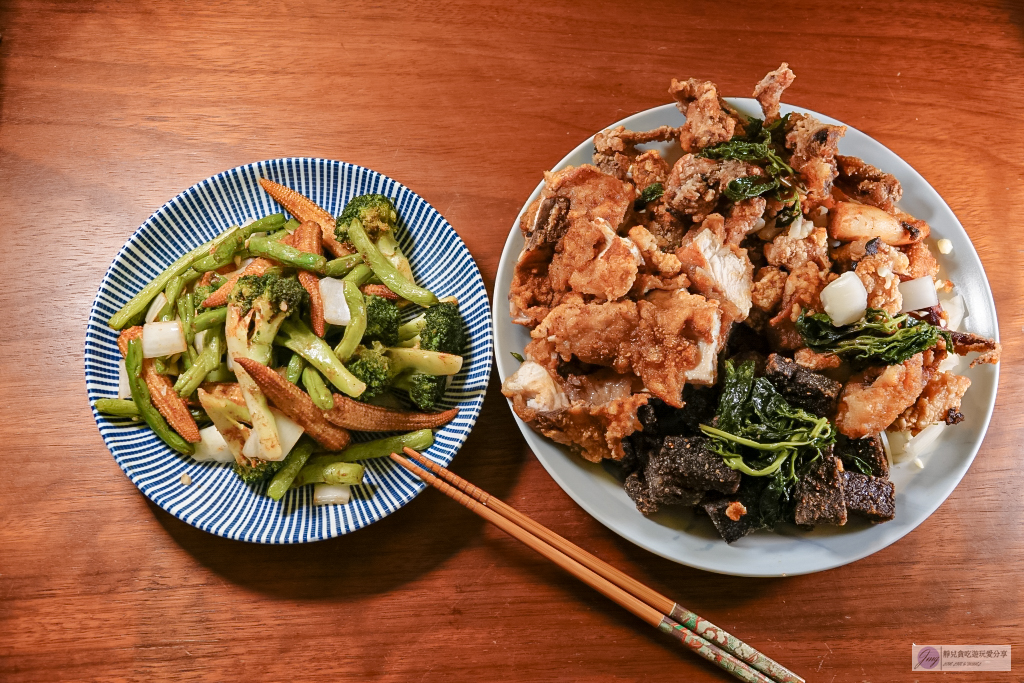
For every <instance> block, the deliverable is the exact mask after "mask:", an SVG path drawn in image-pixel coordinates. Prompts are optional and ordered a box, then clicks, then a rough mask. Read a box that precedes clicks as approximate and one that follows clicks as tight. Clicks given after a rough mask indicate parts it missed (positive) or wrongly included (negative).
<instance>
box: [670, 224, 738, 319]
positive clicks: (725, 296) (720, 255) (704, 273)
mask: <svg viewBox="0 0 1024 683" xmlns="http://www.w3.org/2000/svg"><path fill="white" fill-rule="evenodd" d="M712 216H716V217H717V220H716V221H712ZM712 216H709V217H708V219H707V220H706V221H705V223H704V224H703V225H702V226H701V227H702V229H701V230H700V232H698V233H697V234H696V235H694V236H693V237H692V238H690V239H688V240H687V241H686V243H684V245H683V246H682V247H680V248H679V249H677V250H676V256H677V257H678V258H679V262H680V263H682V265H683V270H684V271H685V272H686V275H687V277H689V278H690V282H691V286H692V287H693V288H694V289H696V290H697V291H698V292H700V293H701V294H703V295H704V296H705V297H708V298H710V299H715V300H717V301H719V302H720V303H721V307H722V310H723V312H724V313H726V314H727V315H729V316H730V317H731V318H732V320H734V321H736V322H741V321H743V320H744V319H745V318H746V317H747V315H749V313H750V305H751V301H750V291H751V287H752V286H753V275H754V266H753V264H751V263H750V259H749V258H747V251H746V250H745V249H740V248H739V247H737V246H736V245H734V244H722V235H721V233H722V232H724V226H723V221H722V217H721V216H719V215H718V214H712ZM709 223H712V224H713V225H714V226H715V227H716V228H717V230H716V229H712V228H711V227H705V226H707V225H708V224H709ZM716 232H717V233H718V234H716Z"/></svg>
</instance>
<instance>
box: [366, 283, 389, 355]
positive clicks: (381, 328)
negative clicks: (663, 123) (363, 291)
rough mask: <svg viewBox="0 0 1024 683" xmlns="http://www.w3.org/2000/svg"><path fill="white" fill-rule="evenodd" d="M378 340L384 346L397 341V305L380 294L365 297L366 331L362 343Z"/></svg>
mask: <svg viewBox="0 0 1024 683" xmlns="http://www.w3.org/2000/svg"><path fill="white" fill-rule="evenodd" d="M372 341H379V342H380V343H381V344H383V345H384V346H394V345H396V344H397V343H398V306H396V305H395V303H394V302H393V301H389V300H388V299H385V298H384V297H382V296H374V295H372V294H371V295H370V296H367V297H366V331H365V332H363V343H364V344H367V343H369V342H372Z"/></svg>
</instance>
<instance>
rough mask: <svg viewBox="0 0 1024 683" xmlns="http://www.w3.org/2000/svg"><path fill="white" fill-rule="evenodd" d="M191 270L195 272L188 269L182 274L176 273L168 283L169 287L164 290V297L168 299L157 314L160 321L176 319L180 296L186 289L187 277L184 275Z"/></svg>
mask: <svg viewBox="0 0 1024 683" xmlns="http://www.w3.org/2000/svg"><path fill="white" fill-rule="evenodd" d="M189 272H195V271H192V270H191V269H189V270H186V271H185V273H183V274H182V275H175V276H174V277H172V278H171V279H170V281H169V282H168V283H167V289H165V290H164V297H165V298H166V299H167V300H166V301H165V302H164V305H163V306H162V307H161V308H160V312H159V313H157V315H156V320H159V321H160V322H167V321H169V320H174V313H175V311H176V310H177V309H176V307H177V305H178V297H179V296H181V292H182V291H183V290H184V289H185V278H184V275H185V274H186V273H189Z"/></svg>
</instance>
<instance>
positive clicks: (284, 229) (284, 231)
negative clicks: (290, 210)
mask: <svg viewBox="0 0 1024 683" xmlns="http://www.w3.org/2000/svg"><path fill="white" fill-rule="evenodd" d="M300 225H302V224H301V223H299V221H298V220H296V219H294V218H289V219H288V222H287V223H285V224H284V225H282V226H281V229H280V230H277V231H275V232H268V233H267V237H268V238H269V239H272V240H274V241H275V242H278V241H280V240H283V239H284V238H285V237H287V236H288V235H290V234H292V233H293V232H295V229H296V228H298V227H299V226H300Z"/></svg>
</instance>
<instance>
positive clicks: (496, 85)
mask: <svg viewBox="0 0 1024 683" xmlns="http://www.w3.org/2000/svg"><path fill="white" fill-rule="evenodd" d="M0 35H2V42H0V216H2V223H0V236H2V238H0V310H2V312H3V319H4V322H3V324H2V326H0V437H2V442H0V459H2V463H3V470H2V471H3V477H2V481H3V483H2V485H0V680H3V681H5V682H6V681H55V680H69V681H70V680H74V681H99V680H103V681H107V680H125V681H128V680H132V681H179V680H210V681H226V680H267V681H280V680H301V681H489V680H499V679H500V680H506V681H613V680H614V681H619V680H622V681H633V680H637V681H646V680H649V681H655V680H683V681H719V680H729V679H727V678H726V677H725V675H724V674H722V673H721V672H720V671H718V670H717V669H715V668H714V667H712V666H710V665H707V664H706V663H705V662H703V661H701V660H699V659H697V658H696V657H694V656H693V655H692V654H690V653H688V652H685V651H683V650H682V649H681V648H680V647H678V646H677V645H676V644H674V643H673V642H672V641H670V640H669V639H667V638H665V637H663V636H662V635H660V634H658V633H657V632H655V631H653V630H652V629H650V628H648V627H647V626H645V625H644V624H643V623H642V622H640V621H639V620H638V619H636V618H634V617H632V616H631V615H629V614H628V613H626V612H624V611H623V610H621V609H620V608H619V607H617V606H615V605H614V604H612V603H611V602H609V601H607V600H605V599H603V598H601V597H600V596H598V595H597V594H596V593H594V592H592V591H591V590H590V589H588V588H586V587H585V586H582V585H580V584H578V583H576V582H575V581H574V580H573V579H571V578H569V577H568V576H566V575H564V574H562V573H561V572H560V571H559V570H558V569H557V568H555V567H554V566H553V565H550V564H549V563H547V562H546V561H545V560H542V559H541V558H540V557H539V556H536V555H534V554H533V553H532V552H531V551H530V550H528V549H526V548H525V547H522V546H521V545H519V544H518V543H516V542H515V541H513V540H511V539H509V538H508V537H506V536H504V535H503V534H502V533H501V532H499V531H496V530H495V529H493V528H489V527H488V526H486V525H485V524H484V523H483V522H481V521H480V520H479V519H477V518H476V517H475V516H474V515H472V514H471V513H469V512H467V511H466V510H464V509H462V508H460V507H459V506H457V505H455V504H453V503H452V502H451V501H449V500H447V499H445V498H444V497H443V496H442V495H440V494H438V493H436V492H433V491H428V492H426V493H424V494H423V495H422V496H421V497H420V498H418V499H417V500H415V501H414V502H413V503H412V504H410V505H409V506H408V507H406V508H404V509H403V510H401V511H399V512H398V513H397V514H394V515H392V516H391V517H389V518H387V519H385V520H384V521H382V522H380V523H378V524H374V525H373V526H371V527H369V528H367V529H365V530H362V531H359V532H358V533H355V534H352V535H351V536H348V537H342V538H338V539H334V540H331V541H327V542H322V543H315V544H310V545H305V546H295V547H264V546H258V545H250V544H244V543H238V542H232V541H227V540H224V539H221V538H217V537H214V536H212V535H210V534H207V533H204V532H202V531H199V530H197V529H194V528H192V527H190V526H187V525H185V524H183V523H182V522H179V521H178V520H176V519H174V518H172V517H170V516H169V515H167V514H166V513H164V512H163V511H161V510H160V509H158V508H157V507H155V506H154V505H153V504H151V503H149V502H148V501H147V499H146V498H145V497H143V496H142V495H141V494H140V493H139V492H138V491H137V490H136V489H135V487H134V486H132V484H131V483H130V482H129V481H128V479H127V478H126V477H125V476H124V475H123V474H122V473H121V472H120V470H119V469H118V467H117V465H116V464H115V463H114V461H113V459H112V458H111V457H110V454H109V452H108V451H107V450H106V448H105V447H104V444H103V442H102V440H101V439H100V436H99V433H98V431H97V429H96V426H95V424H94V422H93V420H92V417H91V414H90V411H89V408H88V405H87V401H86V397H85V387H84V381H83V371H82V367H83V366H82V347H83V339H84V330H85V321H86V316H87V311H88V309H89V305H90V304H91V302H92V299H93V296H94V295H95V293H96V288H97V286H98V284H99V281H100V278H101V276H102V274H103V272H104V271H105V269H106V268H107V266H108V264H109V263H110V260H111V259H112V257H113V256H114V254H115V253H116V252H117V250H118V249H119V248H120V246H121V245H122V244H123V243H124V242H125V240H126V239H127V238H128V236H129V235H130V234H131V233H132V231H133V230H134V229H135V228H136V227H137V226H138V225H139V224H140V223H141V222H142V221H143V220H145V219H146V217H147V216H149V215H150V214H151V213H152V212H153V211H154V210H155V209H156V208H157V207H159V206H160V205H161V204H162V203H164V202H165V201H166V200H167V199H169V198H170V197H172V196H174V195H175V194H176V193H178V192H179V191H181V190H182V189H184V188H186V187H188V186H190V185H192V184H193V183H195V182H197V181H198V180H201V179H203V178H206V177H207V176H210V175H212V174H214V173H217V172H220V171H222V170H225V169H228V168H232V167H234V166H237V165H239V164H244V163H248V162H252V161H257V160H260V159H269V158H274V157H280V156H320V157H327V158H333V159H341V160H345V161H349V162H353V163H356V164H361V165H363V166H367V167H370V168H373V169H376V170H378V171H380V172H382V173H385V174H387V175H389V176H391V177H393V178H395V179H397V180H399V181H401V182H402V183H404V184H406V185H408V186H409V187H411V188H413V189H414V190H415V191H416V192H418V193H419V194H421V195H422V196H423V197H425V198H426V199H427V200H428V201H429V202H431V203H432V204H433V205H434V206H435V207H437V208H438V210H440V211H441V212H442V213H443V214H444V215H445V217H447V218H448V220H449V221H450V222H451V223H452V225H454V226H455V228H456V230H458V232H459V233H460V234H461V236H462V238H463V239H464V240H465V241H466V243H467V245H468V246H469V249H470V251H471V252H472V253H473V255H474V256H475V257H476V260H477V262H478V264H479V265H480V268H481V270H482V271H483V275H484V280H485V282H487V283H488V287H491V284H492V283H493V281H494V276H495V271H496V269H497V264H498V258H499V255H500V253H501V248H502V245H503V243H504V240H505V237H506V235H507V234H508V231H509V229H510V227H511V225H512V222H513V219H514V218H515V216H516V214H517V212H518V210H519V208H520V206H521V205H522V203H523V201H524V200H525V198H526V197H527V196H528V195H529V193H530V192H531V190H532V189H533V188H534V187H535V185H536V184H537V182H538V181H539V179H540V178H541V173H542V171H543V170H545V169H548V168H550V167H551V166H552V165H554V164H555V163H556V162H557V161H558V160H559V159H560V158H561V157H562V156H563V155H564V154H565V153H566V152H568V151H569V150H571V149H572V148H573V147H574V146H575V145H576V144H578V143H579V142H580V141H581V140H583V139H585V138H587V137H588V136H589V135H591V134H592V133H594V132H595V131H597V130H600V129H602V128H603V127H605V126H606V125H608V124H609V123H611V122H614V121H616V120H618V119H620V118H622V117H624V116H626V115H629V114H632V113H634V112H637V111H640V110H643V109H647V108H649V107H652V106H655V105H659V104H663V103H665V102H667V101H669V98H668V96H667V93H666V88H667V85H668V82H669V80H670V79H671V78H672V77H678V78H687V77H690V76H700V77H706V78H710V79H712V80H715V81H716V82H717V83H718V84H719V85H720V86H721V88H722V91H723V92H724V94H727V95H737V96H749V94H750V92H751V90H752V86H753V84H754V83H755V82H756V81H757V80H758V79H759V78H760V77H761V76H762V75H763V74H764V73H765V72H767V71H768V70H770V69H772V68H774V67H776V66H777V65H778V64H779V62H781V61H783V60H786V61H788V62H789V63H790V64H791V65H792V67H793V69H794V70H795V72H796V73H797V76H798V77H797V81H796V83H795V85H794V86H793V87H792V88H791V89H790V90H789V91H788V92H787V93H786V96H785V99H786V101H788V102H791V103H793V104H797V105H801V106H805V107H808V108H810V109H814V110H817V111H821V112H825V113H827V114H829V115H831V116H834V117H836V118H838V119H841V120H843V121H845V122H847V123H849V124H851V125H854V126H856V127H858V128H860V129H861V130H863V131H864V132H866V133H868V134H869V135H871V136H873V137H875V138H876V139H878V140H879V141H881V142H882V143H883V144H885V145H886V146H888V147H889V148H890V149H892V150H894V151H895V152H896V153H897V154H899V155H900V156H902V157H903V158H904V159H906V160H907V161H908V162H909V163H910V164H911V165H912V166H913V167H914V168H916V169H917V170H918V171H920V172H921V173H922V174H923V175H924V176H925V177H926V178H927V179H928V180H929V181H930V182H931V183H932V184H933V185H934V187H935V188H936V189H937V190H938V191H939V193H940V194H941V195H942V196H943V197H944V198H945V199H946V201H947V202H948V203H949V204H950V206H951V207H952V208H953V211H954V212H955V213H956V214H957V216H958V217H959V218H960V220H961V222H962V223H963V224H964V227H965V228H966V230H967V232H968V233H969V234H970V236H971V238H972V239H973V240H974V244H975V245H976V247H977V250H978V252H979V254H980V255H981V258H982V261H983V262H984V265H985V268H986V270H987V272H988V274H989V278H990V281H991V283H992V288H993V290H994V292H995V298H996V305H997V308H998V312H999V317H1000V332H1001V335H1002V340H1003V344H1004V353H1003V364H1002V372H1001V382H1000V388H999V398H998V403H997V406H996V410H995V414H994V416H993V419H992V423H991V427H990V428H989V432H988V437H987V439H986V440H985V443H984V445H983V446H982V449H981V452H980V453H979V454H978V457H977V459H976V460H975V462H974V464H973V466H972V467H971V469H970V471H969V472H968V473H967V476H966V477H965V478H964V480H963V481H962V483H961V484H960V486H959V487H958V488H957V489H956V491H954V493H953V494H952V495H951V496H950V497H949V499H948V500H947V501H946V502H945V503H944V504H943V505H942V506H941V507H940V508H939V509H938V511H936V512H935V514H933V515H932V516H931V517H930V518H929V519H928V520H927V521H926V522H925V523H924V524H922V525H921V526H920V527H919V528H918V529H917V530H916V531H914V532H913V533H911V534H910V535H909V536H907V537H906V538H904V539H903V540H901V541H900V542H898V543H896V544H894V545H892V546H890V547H889V548H887V549H885V550H882V551H881V552H878V553H876V554H875V555H873V556H871V557H868V558H866V559H864V560H861V561H860V562H857V563H854V564H852V565H849V566H846V567H842V568H839V569H835V570H832V571H828V572H822V573H819V574H814V575H810V576H801V577H794V578H785V579H741V578H732V577H723V576H717V575H712V574H708V573H704V572H701V571H698V570H694V569H690V568H687V567H684V566H679V565H676V564H674V563H672V562H669V561H666V560H663V559H661V558H659V557H656V556H654V555H652V554H650V553H648V552H646V551H644V550H641V549H639V548H637V547H635V546H633V545H632V544H630V543H629V542H627V541H625V540H623V539H621V538H619V537H618V536H616V535H614V534H613V533H611V532H610V531H608V530H607V529H605V528H604V527H603V526H601V525H600V524H598V523H597V522H595V521H594V520H593V519H591V518H590V517H589V516H588V515H586V514H585V513H584V512H583V511H582V510H581V509H580V508H579V507H577V506H576V505H575V503H573V502H572V501H571V500H570V499H569V497H568V496H566V495H565V494H564V493H563V492H562V491H561V489H560V488H559V487H558V486H557V485H556V484H555V483H554V482H553V481H552V480H551V479H550V478H549V477H548V475H547V474H546V473H545V471H544V470H543V469H542V468H541V466H540V465H539V464H538V463H537V461H536V460H535V458H534V457H533V456H532V454H531V453H530V452H529V451H528V450H527V448H526V447H525V445H524V441H523V439H522V438H521V436H520V434H519V432H518V430H517V428H516V426H515V424H514V422H513V420H512V416H511V413H510V411H509V409H508V407H507V405H506V403H505V401H504V400H503V398H502V396H501V395H500V393H499V392H498V391H497V382H496V381H495V382H493V383H492V387H491V391H490V393H489V395H488V397H487V403H486V405H485V407H484V410H483V414H482V416H481V418H480V421H479V422H478V424H477V427H476V429H475V430H474V432H473V434H472V435H471V436H470V438H469V440H468V442H467V443H466V446H465V448H463V450H462V452H461V453H460V454H459V455H458V457H457V458H456V460H455V463H454V469H455V471H457V472H458V473H459V474H461V475H462V476H464V477H466V478H467V479H469V480H470V481H472V482H474V483H476V484H478V485H480V486H481V487H483V488H485V489H487V490H489V491H490V492H492V493H493V494H495V495H497V496H499V497H502V498H504V499H506V500H507V501H508V502H510V503H511V504H512V505H514V506H516V507H517V508H519V509H520V510H522V511H523V512H525V513H527V514H529V515H531V516H533V517H534V518H536V519H537V520H538V521H540V522H542V523H543V524H546V525H548V526H549V527H551V528H552V529H554V530H556V531H557V532H559V533H561V534H563V535H564V536H566V537H567V538H570V539H572V540H574V541H575V542H577V543H578V544H579V545H581V546H583V547H585V548H587V549H588V550H590V551H592V552H594V553H595V554H597V555H599V556H600V557H602V558H604V559H606V560H607V561H609V562H611V563H612V564H614V565H615V566H617V567H620V568H622V569H623V570H625V571H626V572H628V573H630V574H632V575H633V576H635V577H637V578H638V579H639V580H641V581H643V582H645V583H648V584H649V585H651V586H652V587H654V588H655V589H657V590H658V591H660V592H662V593H664V594H666V595H670V596H672V597H674V598H676V599H678V600H679V601H680V602H682V603H683V604H685V605H687V606H688V607H690V608H692V609H694V610H696V611H698V612H700V613H701V614H702V615H704V616H705V617H707V618H708V619H710V620H712V621H714V622H716V623H717V624H719V625H720V626H722V627H724V628H726V629H728V630H730V631H732V632H733V633H735V634H737V635H739V636H740V637H741V638H744V639H745V640H746V641H747V642H749V643H751V644H752V645H754V646H755V647H758V648H760V649H761V650H762V651H764V652H765V653H766V654H768V655H769V656H771V657H774V658H776V659H778V660H779V661H781V662H783V663H784V664H786V665H788V666H790V667H791V668H793V669H794V670H796V671H798V672H800V673H802V674H804V675H805V676H806V677H807V678H808V680H812V681H825V682H826V683H831V682H832V681H835V682H837V683H838V682H846V681H851V682H854V681H856V682H861V681H870V682H871V683H879V682H882V681H910V680H917V679H920V680H930V678H929V675H928V674H920V675H918V674H913V673H911V671H910V662H909V660H910V651H911V644H912V643H915V642H916V643H963V644H975V643H985V644H988V643H991V644H1007V643H1008V644H1011V645H1012V646H1013V647H1014V652H1013V656H1014V659H1015V662H1014V670H1013V672H1011V673H1009V674H987V675H983V674H977V675H975V676H973V677H972V676H971V675H968V674H964V675H961V676H958V677H957V680H965V681H966V680H971V681H982V680H984V681H1021V680H1024V626H1022V618H1024V587H1022V586H1024V580H1022V573H1024V572H1022V568H1024V505H1022V503H1024V495H1022V493H1021V492H1022V489H1024V475H1022V473H1021V472H1022V470H1021V467H1022V465H1021V463H1022V459H1021V457H1022V446H1021V444H1022V443H1024V420H1022V418H1021V413H1020V412H1019V410H1020V404H1021V403H1024V388H1022V384H1021V382H1020V381H1019V376H1020V373H1021V371H1022V369H1024V367H1022V361H1024V246H1022V244H1021V239H1020V238H1021V235H1022V233H1024V229H1022V227H1021V223H1022V219H1021V217H1020V210H1021V207H1022V206H1024V115H1022V112H1024V78H1022V74H1024V7H1022V5H1021V4H1020V2H1019V1H1013V2H1011V1H1009V0H1008V1H1007V2H1005V3H1000V2H973V3H961V2H955V1H952V0H944V1H929V0H908V1H907V2H903V3H900V4H899V5H898V6H897V5H895V4H893V3H889V2H882V1H880V0H862V1H859V2H848V1H846V0H833V1H830V2H822V3H817V4H815V3H809V2H795V1H793V0H780V1H779V2H774V3H765V4H754V3H742V2H736V3H725V2H719V1H710V0H699V1H695V2H686V3H680V2H661V3H654V2H632V3H612V2H594V3H589V4H586V5H585V4H583V3H559V2H544V1H541V0H524V1H521V2H520V1H513V2H508V1H506V0H489V1H485V2H475V3H472V2H459V1H451V2H440V3H427V2H367V3H359V4H354V3H343V2H331V1H329V0H281V1H278V2H263V3H261V2H252V1H250V2H246V1H245V0H216V1H213V2H203V3H198V2H197V3H192V2H182V1H181V0H178V1H175V2H169V1H166V0H161V1H150V2H112V1H110V2H106V1H90V0H81V1H78V2H72V1H67V2H57V1H54V2H45V1H43V0H38V1H31V0H3V1H0ZM493 294H494V296H496V297H497V298H503V297H505V292H495V293H493ZM968 419H970V416H968ZM983 676H984V678H983Z"/></svg>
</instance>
